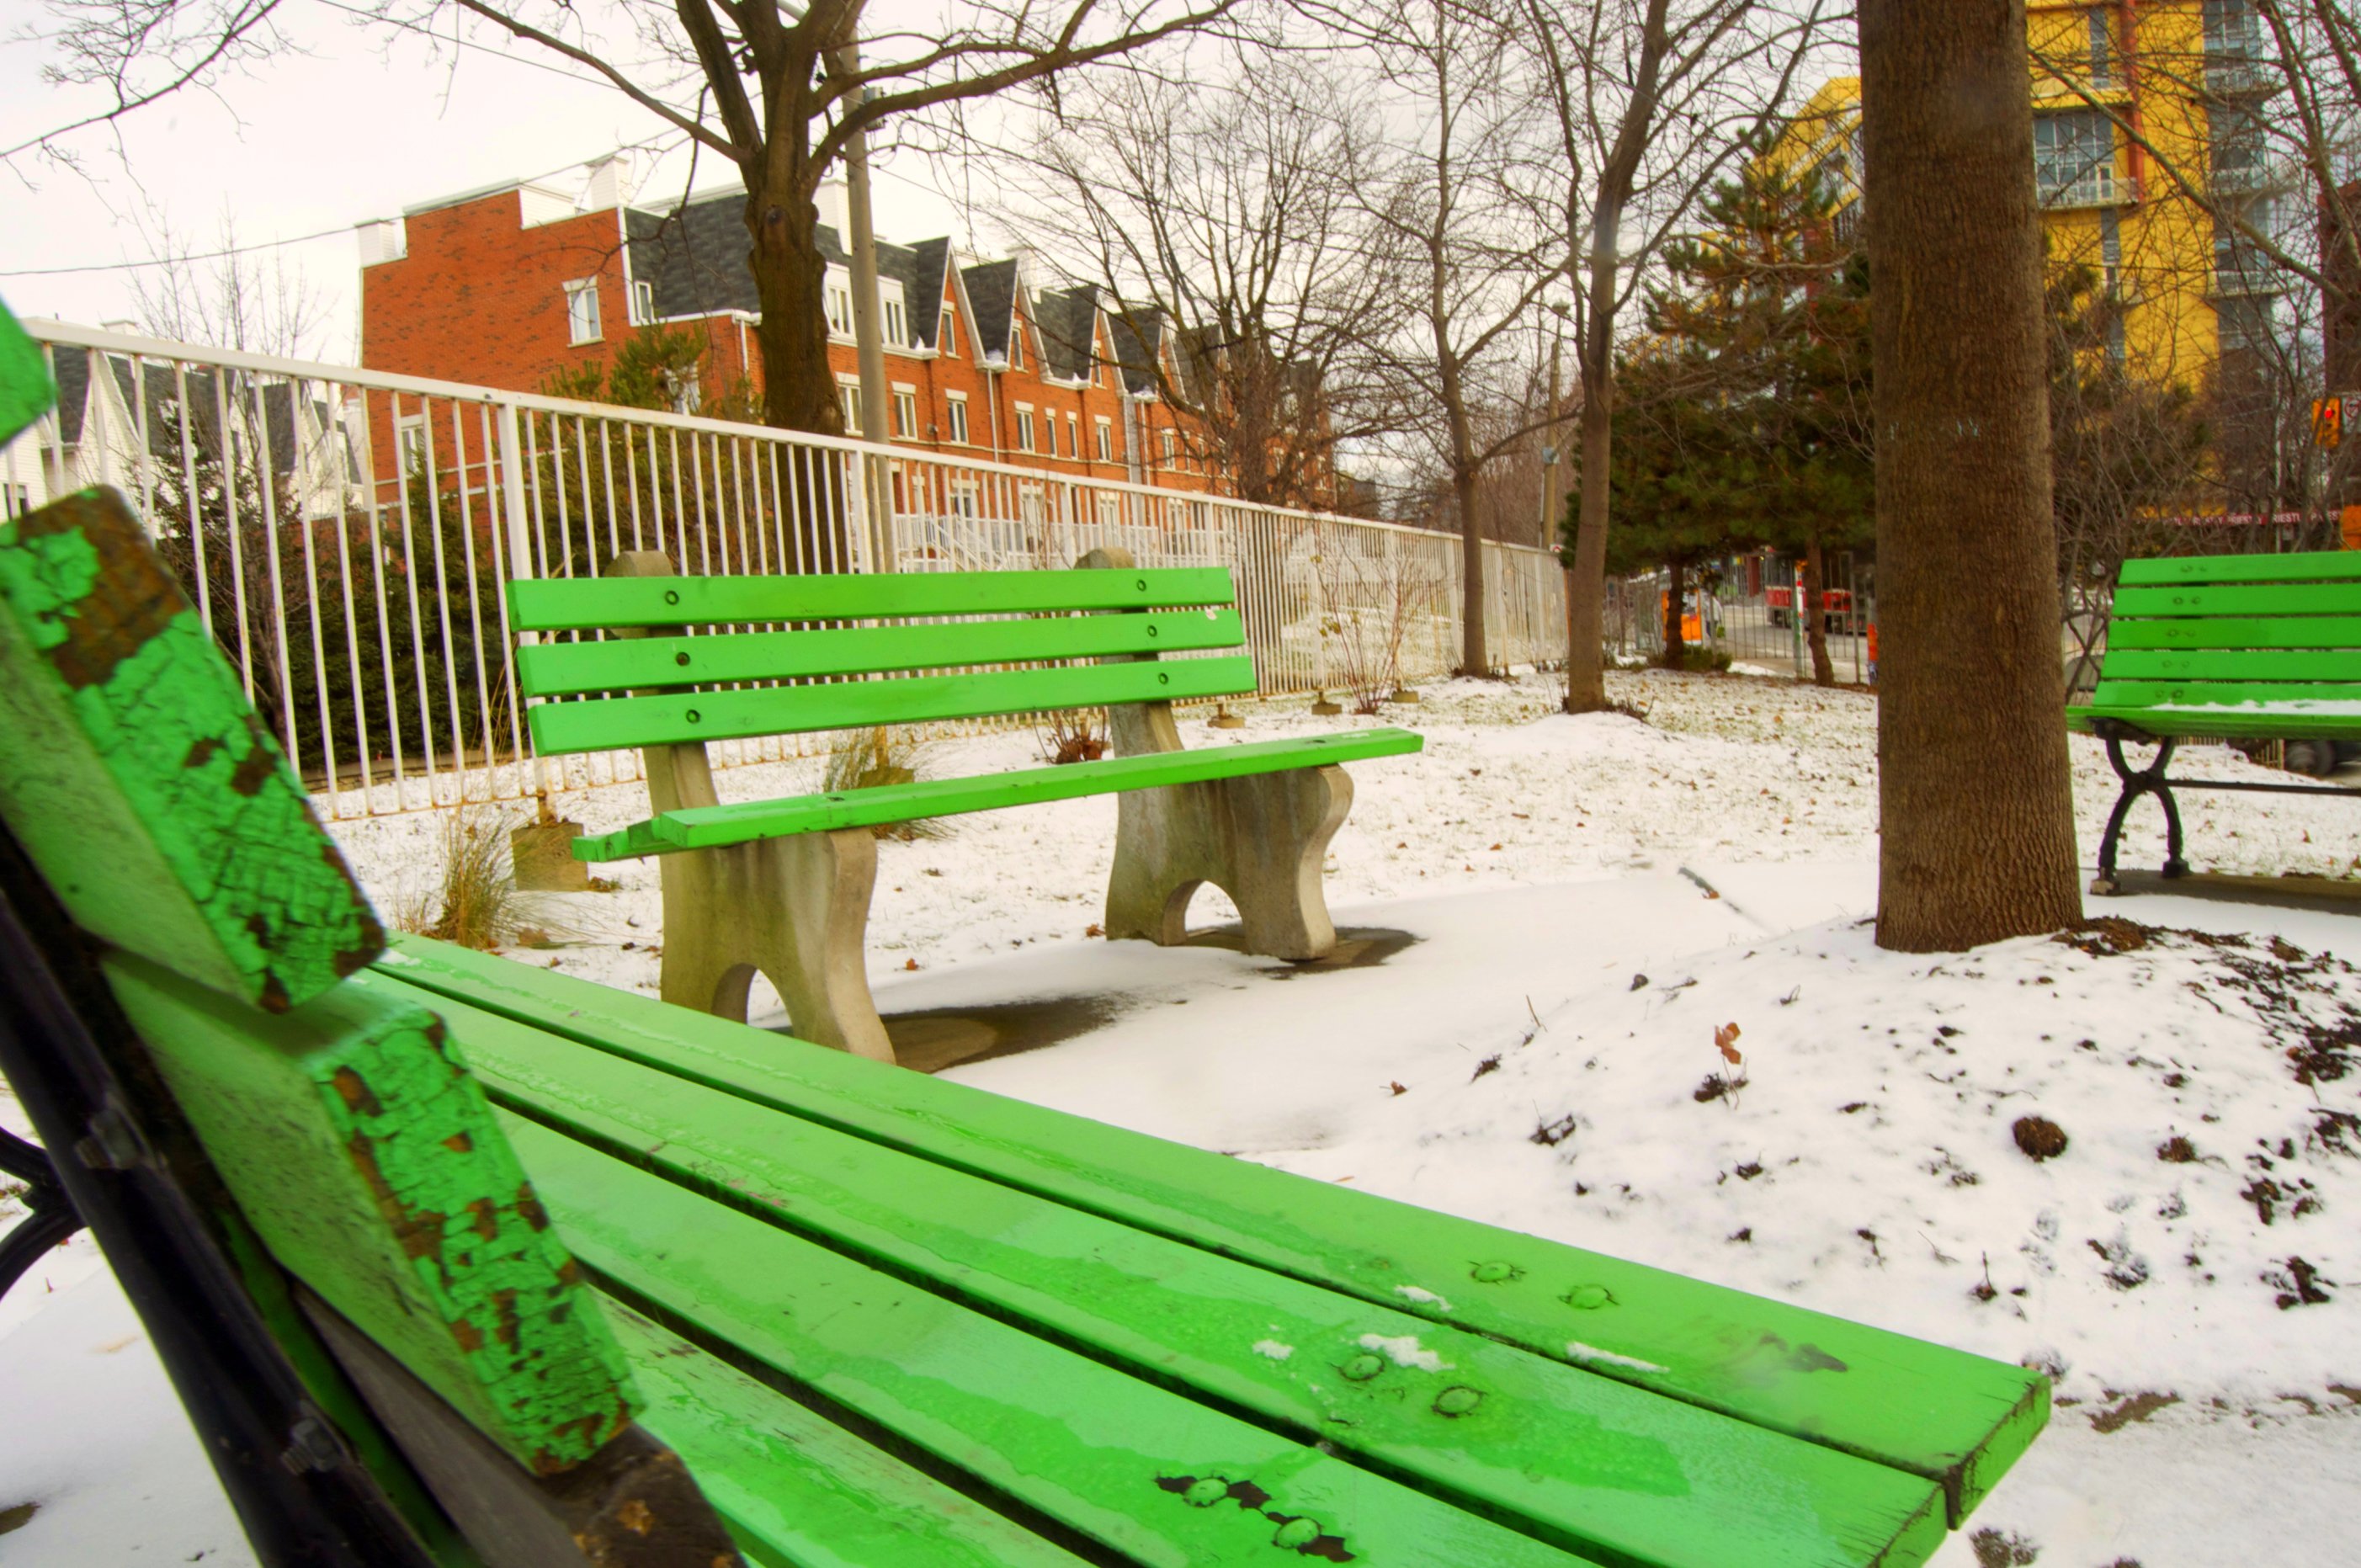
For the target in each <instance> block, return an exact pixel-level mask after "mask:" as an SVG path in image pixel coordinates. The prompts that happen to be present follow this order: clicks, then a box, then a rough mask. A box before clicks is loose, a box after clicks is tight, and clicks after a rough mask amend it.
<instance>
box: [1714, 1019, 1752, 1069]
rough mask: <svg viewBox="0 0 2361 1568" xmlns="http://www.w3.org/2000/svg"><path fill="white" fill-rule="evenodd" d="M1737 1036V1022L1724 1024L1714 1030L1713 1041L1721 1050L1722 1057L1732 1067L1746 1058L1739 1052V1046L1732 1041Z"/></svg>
mask: <svg viewBox="0 0 2361 1568" xmlns="http://www.w3.org/2000/svg"><path fill="white" fill-rule="evenodd" d="M1737 1038H1738V1025H1735V1024H1724V1025H1722V1026H1721V1027H1719V1029H1716V1030H1715V1031H1714V1032H1713V1043H1714V1045H1715V1047H1717V1048H1718V1049H1719V1050H1720V1052H1721V1059H1722V1060H1724V1061H1726V1062H1728V1063H1729V1064H1730V1066H1732V1067H1736V1066H1737V1065H1738V1064H1739V1063H1740V1062H1741V1061H1742V1060H1744V1059H1745V1058H1742V1057H1741V1056H1740V1055H1739V1054H1738V1047H1736V1046H1735V1045H1732V1044H1731V1043H1730V1042H1731V1041H1733V1040H1735V1039H1737Z"/></svg>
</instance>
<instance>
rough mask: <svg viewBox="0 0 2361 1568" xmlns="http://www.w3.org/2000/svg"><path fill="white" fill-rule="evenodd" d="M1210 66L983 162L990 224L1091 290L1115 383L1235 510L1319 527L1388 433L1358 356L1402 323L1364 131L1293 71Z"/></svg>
mask: <svg viewBox="0 0 2361 1568" xmlns="http://www.w3.org/2000/svg"><path fill="white" fill-rule="evenodd" d="M1223 63H1224V66H1225V69H1224V70H1222V71H1219V72H1216V73H1214V74H1212V75H1207V74H1204V73H1203V72H1202V67H1201V70H1200V71H1196V72H1191V74H1189V75H1185V76H1167V75H1163V74H1159V73H1156V72H1152V71H1104V72H1100V73H1096V74H1095V75H1093V76H1092V77H1089V78H1084V79H1078V80H1077V81H1076V82H1073V83H1072V84H1071V85H1070V86H1069V87H1068V88H1067V89H1066V90H1065V91H1064V92H1062V93H1060V96H1059V100H1058V103H1057V104H1056V106H1055V112H1054V114H1052V113H1046V112H1045V113H1043V114H1041V115H1038V117H1037V122H1036V124H1035V125H1034V126H1033V127H1032V132H1031V135H1030V137H1028V138H1027V143H1026V146H1025V156H1024V158H1023V159H1022V161H1016V160H1015V159H1012V158H1011V156H1010V152H1009V150H1008V149H1007V148H1005V147H1003V148H1001V149H999V150H997V151H994V153H992V154H991V156H992V157H994V159H995V160H996V165H997V166H998V167H1000V168H1002V169H1004V170H1012V171H1013V172H1012V176H1011V178H1010V179H1009V180H1008V183H1007V185H1006V187H1005V191H1004V194H1003V197H1002V199H1001V200H1000V201H999V202H998V203H995V210H996V212H997V214H998V215H999V217H1000V218H1001V220H1002V222H1003V223H1004V224H1005V226H1007V227H1008V228H1009V229H1010V230H1011V231H1012V232H1013V233H1016V234H1018V235H1021V236H1023V237H1024V239H1025V240H1026V242H1027V244H1028V245H1030V246H1032V247H1037V248H1038V250H1039V251H1040V252H1041V253H1042V255H1043V256H1044V258H1046V259H1047V260H1048V261H1049V263H1050V265H1051V266H1052V267H1053V268H1054V269H1056V270H1058V271H1060V272H1061V273H1063V274H1064V275H1065V276H1066V277H1068V278H1069V279H1071V280H1075V281H1076V282H1077V283H1078V284H1081V285H1083V286H1089V287H1093V288H1095V290H1096V291H1097V293H1098V299H1099V302H1100V303H1101V304H1102V306H1103V307H1104V309H1105V310H1106V311H1107V312H1108V313H1109V315H1110V317H1111V318H1112V320H1113V321H1114V323H1115V325H1116V328H1117V336H1118V341H1117V343H1116V345H1115V347H1116V351H1117V353H1118V355H1119V356H1121V357H1122V359H1123V361H1124V369H1125V370H1126V373H1128V374H1130V375H1133V376H1138V377H1143V378H1146V379H1148V381H1149V382H1150V383H1151V384H1152V385H1153V387H1154V389H1155V392H1156V394H1157V397H1158V398H1159V400H1161V401H1162V402H1164V403H1165V404H1166V405H1168V406H1169V407H1170V408H1172V409H1174V410H1175V411H1178V412H1179V413H1180V414H1181V415H1183V416H1184V429H1190V430H1191V431H1192V434H1193V438H1194V439H1196V440H1199V441H1201V442H1202V444H1204V445H1205V446H1206V447H1207V448H1208V449H1209V451H1208V453H1207V455H1210V456H1212V457H1213V459H1214V460H1215V462H1216V464H1217V465H1218V466H1219V468H1220V471H1222V472H1223V473H1224V474H1225V475H1226V476H1228V477H1229V478H1230V479H1231V481H1232V482H1233V483H1234V484H1235V487H1236V493H1237V494H1238V495H1239V496H1241V497H1243V498H1244V499H1247V500H1254V501H1264V502H1268V503H1270V504H1273V505H1279V506H1295V507H1307V508H1320V509H1329V508H1333V507H1334V505H1335V502H1336V495H1337V483H1336V479H1335V460H1336V453H1337V451H1338V449H1339V448H1340V447H1344V448H1347V449H1349V448H1351V447H1353V446H1355V445H1356V444H1362V443H1365V442H1367V441H1368V440H1370V439H1372V438H1374V437H1376V436H1378V435H1380V434H1382V433H1387V432H1389V431H1391V430H1393V429H1395V428H1397V427H1398V426H1399V425H1400V418H1401V416H1400V395H1399V392H1398V389H1397V388H1396V385H1395V383H1393V382H1392V381H1391V380H1390V379H1389V378H1384V377H1382V376H1378V375H1376V374H1373V373H1372V371H1371V367H1370V366H1369V363H1368V356H1367V351H1366V347H1365V345H1367V344H1368V343H1370V342H1372V341H1376V340H1378V339H1381V338H1383V337H1384V336H1385V335H1386V334H1387V330H1388V323H1389V322H1390V321H1392V320H1393V319H1394V318H1395V317H1396V316H1397V315H1398V309H1397V306H1396V301H1397V300H1398V297H1399V290H1398V289H1397V288H1396V287H1395V286H1394V285H1395V281H1396V280H1395V279H1394V278H1393V277H1392V271H1393V266H1392V258H1391V257H1390V255H1389V253H1388V252H1386V251H1385V250H1383V249H1382V248H1380V247H1378V244H1377V243H1376V236H1373V235H1372V233H1371V232H1370V225H1367V223H1366V222H1365V221H1361V219H1360V215H1359V214H1358V213H1357V212H1356V209H1355V206H1354V201H1353V193H1354V191H1355V189H1356V185H1357V184H1358V182H1359V179H1360V176H1361V174H1362V172H1363V165H1364V164H1365V162H1366V160H1367V159H1368V157H1369V147H1368V144H1369V141H1370V139H1371V131H1370V126H1369V114H1368V110H1367V104H1365V103H1363V102H1362V101H1360V99H1359V98H1358V97H1357V96H1356V94H1355V92H1354V90H1353V87H1352V85H1351V84H1350V83H1345V84H1343V86H1342V90H1341V91H1340V86H1339V83H1338V82H1337V81H1336V79H1335V78H1334V76H1333V75H1332V74H1331V73H1329V72H1327V71H1324V70H1323V69H1322V68H1321V66H1320V64H1319V62H1318V61H1316V60H1310V59H1307V58H1305V57H1304V56H1303V55H1301V54H1300V53H1297V52H1294V51H1290V50H1280V49H1251V50H1247V49H1239V50H1235V51H1233V52H1232V53H1231V54H1230V56H1229V57H1228V58H1227V60H1225V61H1224V62H1223ZM1043 330H1044V331H1049V330H1051V328H1050V327H1049V326H1048V325H1046V324H1045V326H1044V328H1043ZM1071 346H1075V347H1078V348H1082V349H1087V348H1088V347H1089V346H1090V345H1086V344H1085V345H1071ZM1166 349H1170V354H1169V355H1168V354H1167V353H1165V352H1163V351H1164V350H1166Z"/></svg>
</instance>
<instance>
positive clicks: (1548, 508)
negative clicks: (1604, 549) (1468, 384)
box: [1542, 300, 1575, 713]
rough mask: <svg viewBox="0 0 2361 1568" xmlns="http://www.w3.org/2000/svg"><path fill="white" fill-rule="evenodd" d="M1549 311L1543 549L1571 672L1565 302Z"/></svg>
mask: <svg viewBox="0 0 2361 1568" xmlns="http://www.w3.org/2000/svg"><path fill="white" fill-rule="evenodd" d="M1550 310H1551V312H1552V313H1554V314H1555V315H1556V317H1557V321H1558V324H1557V325H1556V326H1555V327H1554V328H1553V329H1551V332H1550V423H1549V433H1550V444H1549V461H1548V462H1546V463H1544V464H1543V466H1542V488H1543V492H1544V496H1545V499H1546V504H1545V505H1544V506H1543V509H1542V515H1543V517H1545V518H1547V519H1548V520H1549V537H1548V538H1547V539H1545V540H1543V542H1542V546H1543V549H1546V550H1555V551H1557V552H1558V560H1559V562H1560V563H1561V571H1560V576H1561V577H1562V578H1563V580H1564V584H1565V659H1566V667H1567V668H1568V669H1571V668H1573V665H1574V635H1575V615H1574V565H1573V562H1574V556H1573V554H1572V553H1570V552H1568V551H1567V550H1566V549H1565V537H1564V531H1565V487H1564V486H1562V485H1560V484H1559V483H1558V482H1557V458H1558V453H1559V451H1560V450H1561V449H1562V448H1563V437H1562V434H1561V433H1560V431H1559V429H1558V415H1559V412H1560V410H1559V408H1558V395H1559V394H1558V379H1557V376H1558V356H1559V354H1560V353H1561V351H1563V350H1564V348H1565V318H1566V315H1567V311H1566V307H1565V302H1564V301H1557V300H1554V301H1552V302H1550ZM1566 711H1567V712H1569V713H1571V712H1573V711H1574V697H1573V688H1572V687H1570V686H1569V687H1568V688H1567V696H1566Z"/></svg>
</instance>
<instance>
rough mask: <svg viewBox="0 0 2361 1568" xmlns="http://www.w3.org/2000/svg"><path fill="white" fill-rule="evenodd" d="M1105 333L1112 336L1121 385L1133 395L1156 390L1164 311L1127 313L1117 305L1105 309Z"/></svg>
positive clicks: (1138, 395)
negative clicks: (1121, 372) (1110, 308)
mask: <svg viewBox="0 0 2361 1568" xmlns="http://www.w3.org/2000/svg"><path fill="white" fill-rule="evenodd" d="M1107 336H1108V337H1110V338H1111V339H1113V340H1114V344H1115V364H1116V365H1117V366H1119V367H1122V370H1123V389H1124V390H1125V391H1126V392H1129V393H1130V394H1131V395H1132V396H1133V397H1136V398H1138V397H1148V396H1152V395H1153V394H1154V393H1155V391H1156V356H1157V355H1158V354H1159V352H1160V351H1161V350H1162V349H1163V347H1164V314H1163V313H1162V312H1160V311H1156V310H1141V311H1136V312H1133V313H1131V314H1129V315H1126V314H1125V313H1124V312H1123V311H1122V309H1121V308H1120V307H1118V308H1116V309H1115V310H1111V311H1109V312H1108V313H1107Z"/></svg>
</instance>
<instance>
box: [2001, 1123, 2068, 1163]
mask: <svg viewBox="0 0 2361 1568" xmlns="http://www.w3.org/2000/svg"><path fill="white" fill-rule="evenodd" d="M2009 1132H2010V1133H2011V1134H2012V1135H2014V1136H2015V1139H2016V1146H2017V1147H2018V1148H2020V1149H2022V1150H2024V1151H2025V1157H2026V1158H2027V1159H2029V1160H2033V1161H2035V1162H2036V1163H2038V1162H2040V1161H2042V1160H2045V1159H2056V1158H2057V1157H2059V1155H2061V1154H2064V1153H2065V1152H2066V1129H2065V1128H2063V1127H2061V1126H2059V1124H2057V1123H2055V1122H2053V1121H2051V1120H2050V1119H2049V1118H2048V1117H2047V1116H2019V1117H2018V1118H2017V1119H2016V1124H2015V1126H2013V1127H2011V1128H2010V1129H2009Z"/></svg>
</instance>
